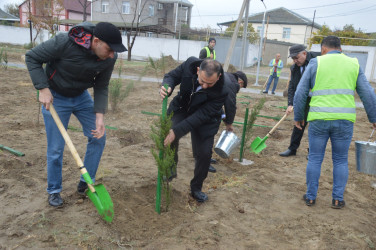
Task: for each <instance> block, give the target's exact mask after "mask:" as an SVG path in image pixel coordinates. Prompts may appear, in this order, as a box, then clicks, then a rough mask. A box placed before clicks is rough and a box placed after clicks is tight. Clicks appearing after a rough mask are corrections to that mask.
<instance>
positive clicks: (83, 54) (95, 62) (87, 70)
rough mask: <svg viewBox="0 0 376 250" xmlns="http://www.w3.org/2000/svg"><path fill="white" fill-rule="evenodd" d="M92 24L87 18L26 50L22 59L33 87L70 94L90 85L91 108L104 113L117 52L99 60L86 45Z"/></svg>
mask: <svg viewBox="0 0 376 250" xmlns="http://www.w3.org/2000/svg"><path fill="white" fill-rule="evenodd" d="M94 28H95V25H94V24H92V23H89V22H83V23H81V24H78V25H77V26H74V27H73V28H72V29H70V31H69V32H68V33H59V34H57V35H56V36H55V37H53V38H51V39H49V40H48V41H46V42H44V43H41V44H40V45H38V46H36V47H35V48H33V49H31V50H30V51H28V52H27V53H26V55H25V60H26V65H27V68H28V70H29V73H30V77H31V80H32V82H33V84H34V87H35V88H36V89H43V88H52V89H53V90H55V91H56V92H58V93H59V94H61V95H63V96H67V97H72V96H78V95H80V94H82V92H83V91H85V90H86V89H88V88H94V110H95V112H97V113H105V112H106V110H107V103H108V84H109V81H110V78H111V74H112V71H113V69H114V65H115V62H116V59H117V53H115V56H114V58H108V59H106V60H99V58H98V57H97V56H96V55H95V54H94V53H93V52H92V50H91V49H90V48H91V37H92V33H93V31H94ZM44 63H46V66H45V69H43V64H44Z"/></svg>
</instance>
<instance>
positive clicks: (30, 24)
mask: <svg viewBox="0 0 376 250" xmlns="http://www.w3.org/2000/svg"><path fill="white" fill-rule="evenodd" d="M27 22H28V23H29V27H30V44H33V25H32V22H31V0H29V20H27ZM33 47H34V46H33Z"/></svg>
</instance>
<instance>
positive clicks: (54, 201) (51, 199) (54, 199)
mask: <svg viewBox="0 0 376 250" xmlns="http://www.w3.org/2000/svg"><path fill="white" fill-rule="evenodd" d="M48 203H49V204H50V205H51V206H53V207H60V206H61V205H63V203H64V201H63V199H62V198H61V196H60V193H54V194H48Z"/></svg>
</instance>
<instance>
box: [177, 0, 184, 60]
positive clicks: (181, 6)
mask: <svg viewBox="0 0 376 250" xmlns="http://www.w3.org/2000/svg"><path fill="white" fill-rule="evenodd" d="M180 8H183V3H182V0H180ZM177 12H179V4H178V9H177ZM177 16H178V17H179V16H180V13H179V15H177ZM179 26H180V28H179V43H178V62H179V55H180V35H181V18H180V17H179Z"/></svg>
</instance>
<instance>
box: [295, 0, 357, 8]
mask: <svg viewBox="0 0 376 250" xmlns="http://www.w3.org/2000/svg"><path fill="white" fill-rule="evenodd" d="M361 1H364V0H354V1H348V2H343V3H332V4H326V5H318V6H313V7H304V8H297V9H291V10H305V9H316V8H323V7H328V6H335V5H341V4H347V3H354V2H361Z"/></svg>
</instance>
